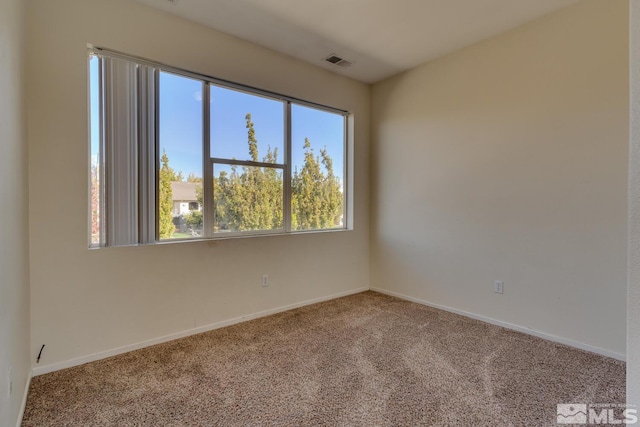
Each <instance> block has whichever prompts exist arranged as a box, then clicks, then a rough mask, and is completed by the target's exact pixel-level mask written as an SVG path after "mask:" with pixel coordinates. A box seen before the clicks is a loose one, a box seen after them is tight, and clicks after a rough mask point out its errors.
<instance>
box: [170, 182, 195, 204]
mask: <svg viewBox="0 0 640 427" xmlns="http://www.w3.org/2000/svg"><path fill="white" fill-rule="evenodd" d="M196 186H197V184H196V183H195V182H178V181H173V182H172V183H171V192H172V193H173V194H172V197H171V198H172V199H173V201H181V202H196V201H197V200H198V197H197V195H196Z"/></svg>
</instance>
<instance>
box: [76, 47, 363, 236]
mask: <svg viewBox="0 0 640 427" xmlns="http://www.w3.org/2000/svg"><path fill="white" fill-rule="evenodd" d="M94 56H96V57H97V58H98V60H99V62H98V74H99V77H98V85H99V89H98V97H99V124H98V126H99V139H100V140H99V157H98V159H99V165H100V166H101V167H100V178H101V179H103V178H104V176H105V174H106V172H105V170H104V169H105V167H104V165H105V163H106V162H108V159H107V158H106V155H105V152H106V150H105V120H106V119H105V114H104V110H105V104H104V102H105V101H104V93H105V90H106V89H105V88H104V80H103V78H104V77H103V58H106V57H108V58H112V59H116V60H122V61H127V62H131V63H134V64H135V65H136V69H137V70H138V71H140V67H141V66H143V67H150V68H152V69H153V70H154V71H153V74H154V82H153V85H152V87H153V90H152V92H153V93H149V92H151V91H149V85H148V84H147V83H148V82H147V81H146V80H143V81H142V89H141V88H140V87H138V88H137V94H136V95H137V96H138V97H141V98H142V99H139V100H138V105H139V106H140V105H143V108H146V110H143V112H142V113H141V112H139V111H138V114H137V117H135V118H134V120H136V121H137V124H138V125H139V128H140V129H139V133H138V139H139V141H138V143H137V145H138V149H139V154H138V155H139V156H140V157H141V158H140V165H139V167H140V169H141V170H140V171H139V178H138V181H137V188H138V190H139V191H140V192H141V193H142V194H143V196H145V197H147V199H146V200H140V203H141V206H140V208H139V209H138V212H137V216H138V223H139V225H140V228H141V229H142V231H141V232H140V233H139V236H138V239H137V243H134V244H132V245H134V246H135V245H144V244H166V243H174V242H191V241H202V240H224V239H233V238H244V237H259V236H268V235H288V234H308V233H323V232H335V231H346V230H350V229H352V228H353V225H352V224H351V221H350V219H351V218H353V215H352V213H351V212H350V206H349V204H348V201H349V200H350V192H351V191H352V189H351V188H350V182H352V181H351V179H350V175H349V173H350V170H349V164H350V159H349V153H350V151H351V150H350V149H349V146H350V144H351V141H350V140H349V135H350V127H349V123H350V118H351V117H352V115H351V114H350V113H349V112H348V111H346V110H342V109H338V108H334V107H329V106H326V105H322V104H318V103H315V102H311V101H306V100H302V99H299V98H295V97H291V96H287V95H282V94H279V93H276V92H271V91H267V90H263V89H259V88H255V87H252V86H249V85H244V84H241V83H236V82H232V81H229V80H225V79H220V78H217V77H212V76H208V75H205V74H200V73H196V72H192V71H188V70H185V69H182V68H179V67H174V66H170V65H167V64H163V63H160V62H156V61H150V60H147V59H144V58H140V57H137V56H132V55H128V54H124V53H121V52H117V51H113V50H110V49H106V48H102V47H95V46H91V45H88V55H87V57H88V64H89V61H90V60H91V58H92V57H94ZM89 70H90V67H88V71H89ZM143 71H144V70H143ZM161 72H166V73H171V74H174V75H177V76H180V77H185V78H190V79H194V80H197V81H199V82H200V83H201V85H202V122H203V123H202V134H203V136H202V158H203V164H202V191H203V203H202V212H203V215H202V217H203V233H202V236H198V237H183V238H167V239H160V233H159V218H160V212H159V179H160V178H159V175H160V167H161V165H160V129H159V128H160V117H159V111H160V78H159V77H160V73H161ZM137 79H138V80H137V81H138V83H140V76H139V75H138V76H137ZM212 86H218V87H221V88H223V89H230V90H235V91H240V92H244V93H246V94H249V95H253V96H259V97H263V98H266V99H270V100H275V101H279V102H282V104H283V109H284V114H283V117H284V123H283V129H284V141H283V147H284V150H283V151H284V153H283V163H266V162H253V161H247V160H236V159H227V158H214V157H212V156H211V104H210V96H211V87H212ZM89 93H90V90H89ZM89 97H90V95H89ZM294 104H295V105H299V106H303V107H307V108H312V109H316V110H319V111H324V112H327V113H331V114H336V115H339V116H341V117H342V120H343V137H342V141H343V143H342V156H343V157H342V164H343V167H342V177H341V178H342V224H341V226H339V227H332V228H324V229H322V228H320V229H308V230H292V227H291V220H292V178H293V168H292V135H291V134H292V123H291V107H292V105H294ZM89 105H91V102H89ZM149 109H153V111H151V113H152V116H153V118H154V119H153V123H152V125H151V126H149V123H148V118H149V116H150V114H149V113H150V111H149ZM88 123H89V135H90V138H89V141H91V120H90V119H89V120H88ZM148 135H150V136H149V138H145V137H146V136H148ZM145 139H146V140H147V142H146V143H145ZM149 141H153V142H152V144H153V147H150V145H151V143H150V142H149ZM89 145H90V144H89ZM146 153H153V157H154V159H153V161H154V165H155V168H150V167H149V166H150V165H149V163H150V162H149V159H148V158H144V155H145V154H146ZM91 155H92V152H91V150H89V158H91ZM216 164H219V165H235V166H253V167H260V168H263V169H264V168H272V169H279V170H281V171H282V175H283V189H282V191H283V207H282V209H283V211H282V215H283V227H282V228H278V229H273V230H248V231H226V232H223V233H220V232H217V233H216V232H214V223H215V205H214V165H216ZM89 168H91V162H89ZM150 169H153V170H150ZM102 182H103V183H104V182H105V181H104V180H102ZM99 191H100V208H101V209H100V212H101V214H100V243H98V244H95V243H92V241H91V233H89V247H90V248H99V247H117V246H130V245H121V244H110V242H109V238H108V236H109V230H108V227H109V226H108V220H105V218H104V217H105V216H106V215H107V212H108V210H107V209H108V205H109V201H108V200H107V195H106V191H105V185H101V186H100V188H99ZM151 197H153V199H154V209H153V210H154V212H151V213H150V212H146V214H145V211H146V210H145V209H144V208H145V203H146V202H148V201H149V199H150V198H151ZM89 211H91V201H90V203H89ZM140 211H142V212H140ZM151 220H152V221H153V223H151ZM90 226H91V219H90V221H89V227H90Z"/></svg>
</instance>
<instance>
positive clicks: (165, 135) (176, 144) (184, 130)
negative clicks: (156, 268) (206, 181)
mask: <svg viewBox="0 0 640 427" xmlns="http://www.w3.org/2000/svg"><path fill="white" fill-rule="evenodd" d="M202 87H203V84H202V82H200V81H198V80H194V79H190V78H186V77H182V76H177V75H175V74H171V73H166V72H161V73H160V93H159V104H160V111H159V117H160V123H159V132H160V133H159V139H160V153H159V155H160V173H159V178H158V181H159V188H158V195H159V209H158V211H159V216H160V218H159V234H160V239H175V238H189V237H198V236H200V234H201V231H202ZM195 204H197V205H198V208H197V209H190V208H189V207H190V206H192V207H193V206H195ZM198 224H200V225H199V227H198Z"/></svg>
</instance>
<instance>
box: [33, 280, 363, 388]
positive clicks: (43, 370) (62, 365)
mask: <svg viewBox="0 0 640 427" xmlns="http://www.w3.org/2000/svg"><path fill="white" fill-rule="evenodd" d="M368 290H369V287H368V286H367V287H362V288H358V289H351V290H348V291H344V292H338V293H337V294H332V295H328V296H324V297H319V298H314V299H310V300H306V301H301V302H297V303H293V304H289V305H284V306H281V307H276V308H272V309H269V310H264V311H259V312H257V313H253V314H247V315H245V316H240V317H235V318H233V319H229V320H223V321H221V322H216V323H211V324H209V325H204V326H200V327H198V328H192V329H188V330H185V331H182V332H177V333H174V334H169V335H165V336H162V337H158V338H153V339H150V340H146V341H142V342H139V343H136V344H129V345H126V346H124V347H118V348H114V349H112V350H106V351H101V352H98V353H94V354H90V355H88V356H82V357H78V358H75V359H70V360H65V361H63V362H58V363H53V364H51V365H45V366H37V367H34V368H33V376H34V377H35V376H38V375H43V374H48V373H49V372H54V371H59V370H60V369H66V368H71V367H73V366H78V365H83V364H85V363H89V362H94V361H96V360H100V359H105V358H107V357H111V356H115V355H118V354H122V353H128V352H130V351H133V350H139V349H141V348H144V347H149V346H152V345H156V344H161V343H164V342H167V341H172V340H175V339H178V338H184V337H187V336H190V335H195V334H201V333H203V332H208V331H212V330H214V329H219V328H224V327H226V326H231V325H235V324H237V323H242V322H247V321H249V320H254V319H258V318H260V317H266V316H270V315H272V314H276V313H282V312H283V311H288V310H293V309H294V308H299V307H304V306H306V305H311V304H316V303H319V302H323V301H329V300H332V299H336V298H342V297H346V296H348V295H353V294H359V293H361V292H365V291H368Z"/></svg>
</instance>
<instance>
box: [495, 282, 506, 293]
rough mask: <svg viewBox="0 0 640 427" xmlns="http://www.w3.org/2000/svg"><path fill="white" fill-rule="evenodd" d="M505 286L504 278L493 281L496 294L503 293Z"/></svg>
mask: <svg viewBox="0 0 640 427" xmlns="http://www.w3.org/2000/svg"><path fill="white" fill-rule="evenodd" d="M503 288H504V282H503V281H502V280H496V281H495V282H493V292H495V293H496V294H501V293H503Z"/></svg>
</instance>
